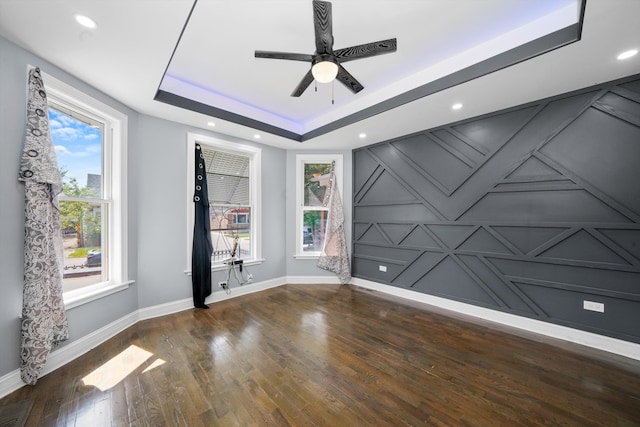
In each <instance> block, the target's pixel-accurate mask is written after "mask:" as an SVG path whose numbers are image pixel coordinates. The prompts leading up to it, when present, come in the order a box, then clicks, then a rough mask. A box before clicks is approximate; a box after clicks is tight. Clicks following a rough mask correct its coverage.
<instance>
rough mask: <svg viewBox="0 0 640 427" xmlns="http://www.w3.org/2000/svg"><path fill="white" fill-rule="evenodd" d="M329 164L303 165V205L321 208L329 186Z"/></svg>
mask: <svg viewBox="0 0 640 427" xmlns="http://www.w3.org/2000/svg"><path fill="white" fill-rule="evenodd" d="M330 172H331V163H305V164H304V205H305V206H322V201H323V200H324V195H325V191H326V189H327V186H328V185H329V173H330Z"/></svg>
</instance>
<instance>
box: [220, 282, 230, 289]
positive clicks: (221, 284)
mask: <svg viewBox="0 0 640 427" xmlns="http://www.w3.org/2000/svg"><path fill="white" fill-rule="evenodd" d="M218 286H220V287H221V288H222V289H227V286H228V285H227V282H218Z"/></svg>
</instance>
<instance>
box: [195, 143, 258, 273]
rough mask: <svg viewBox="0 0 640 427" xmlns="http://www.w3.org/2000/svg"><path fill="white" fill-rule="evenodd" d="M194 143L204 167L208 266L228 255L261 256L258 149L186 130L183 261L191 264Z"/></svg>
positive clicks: (248, 258)
mask: <svg viewBox="0 0 640 427" xmlns="http://www.w3.org/2000/svg"><path fill="white" fill-rule="evenodd" d="M196 144H198V145H200V147H201V149H202V156H203V160H204V162H205V169H206V171H207V187H208V191H209V192H208V196H209V220H210V226H211V242H212V243H213V254H212V257H211V261H212V267H214V268H216V267H220V266H222V265H224V262H225V260H228V259H230V258H241V259H242V260H243V262H251V261H257V260H260V244H259V243H260V242H259V236H260V218H261V216H260V181H259V179H258V177H259V176H260V153H261V151H260V149H259V148H256V147H252V146H248V145H243V144H238V143H230V142H226V141H223V140H220V139H217V138H211V137H208V136H204V135H196V134H192V133H189V134H188V144H187V146H188V162H189V167H188V168H187V170H188V176H187V195H188V202H187V206H188V210H187V235H188V247H187V254H188V260H187V265H191V249H192V248H191V242H192V238H193V215H194V210H193V199H192V197H193V185H194V173H195V172H194V167H195V164H194V150H195V145H196Z"/></svg>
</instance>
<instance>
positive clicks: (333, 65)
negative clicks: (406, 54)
mask: <svg viewBox="0 0 640 427" xmlns="http://www.w3.org/2000/svg"><path fill="white" fill-rule="evenodd" d="M313 24H314V27H315V38H316V51H315V53H314V54H312V55H307V54H303V53H289V52H271V51H265V50H256V52H255V57H256V58H271V59H287V60H291V61H305V62H311V69H310V70H309V71H308V72H307V74H305V76H304V77H303V78H302V80H301V81H300V83H299V84H298V86H297V87H296V88H295V90H294V91H293V93H292V94H291V96H295V97H299V96H300V95H302V93H303V92H304V91H305V90H306V89H307V87H309V85H310V84H311V82H312V81H313V80H314V79H315V80H316V81H317V82H320V83H328V82H330V81H332V80H334V79H336V78H337V79H338V80H339V81H340V82H341V83H342V84H344V85H345V86H346V87H347V88H348V89H350V90H351V91H352V92H353V93H358V92H360V91H361V90H362V89H364V86H362V85H361V84H360V82H358V81H357V80H356V79H355V77H353V76H352V75H351V74H349V72H348V71H347V70H345V68H344V67H343V66H342V63H343V62H347V61H353V60H354V59H361V58H368V57H370V56H376V55H381V54H383V53H390V52H395V51H396V48H397V43H396V39H395V38H393V39H388V40H381V41H377V42H373V43H366V44H361V45H358V46H351V47H345V48H343V49H337V50H333V30H332V22H331V3H330V2H328V1H317V0H314V1H313Z"/></svg>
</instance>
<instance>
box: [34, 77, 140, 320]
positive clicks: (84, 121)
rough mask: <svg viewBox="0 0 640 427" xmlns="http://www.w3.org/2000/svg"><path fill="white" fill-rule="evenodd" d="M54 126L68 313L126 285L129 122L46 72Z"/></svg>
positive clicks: (64, 282)
mask: <svg viewBox="0 0 640 427" xmlns="http://www.w3.org/2000/svg"><path fill="white" fill-rule="evenodd" d="M43 80H44V83H45V87H46V89H47V98H48V107H49V128H50V133H51V139H52V142H53V145H54V148H55V151H56V157H57V161H58V167H59V168H60V172H61V175H62V182H63V191H62V194H61V195H60V197H59V202H60V220H61V225H62V234H63V249H64V269H63V292H64V300H65V305H66V306H67V308H70V307H72V306H75V305H78V304H81V303H83V302H87V301H90V300H93V299H95V298H98V297H100V296H103V295H107V294H109V293H112V292H115V291H117V290H119V289H123V288H125V287H126V286H127V285H128V283H127V273H126V269H127V266H126V256H125V255H126V214H125V194H126V188H125V186H124V182H125V176H124V174H125V170H126V168H125V166H124V163H125V157H124V152H125V150H124V147H125V145H126V123H127V118H126V116H125V115H123V114H122V113H120V112H118V111H116V110H114V109H112V108H111V107H109V106H107V105H105V104H103V103H101V102H100V101H97V100H95V99H94V98H92V97H90V96H88V95H86V94H84V93H82V92H80V91H78V90H76V89H74V88H72V87H70V86H68V85H66V84H65V83H63V82H61V81H59V80H57V79H55V78H54V77H52V76H49V75H46V74H45V75H44V76H43Z"/></svg>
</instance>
